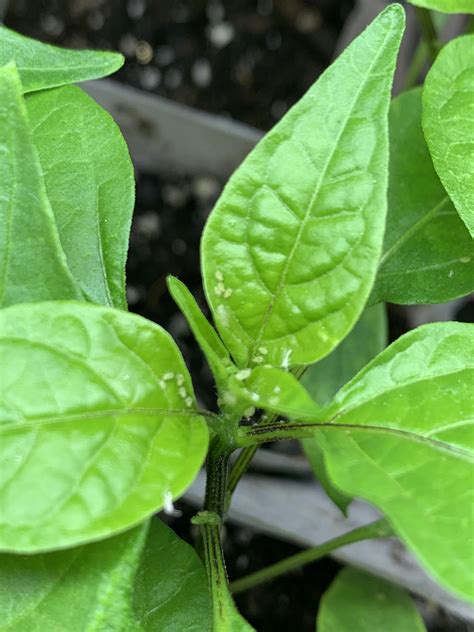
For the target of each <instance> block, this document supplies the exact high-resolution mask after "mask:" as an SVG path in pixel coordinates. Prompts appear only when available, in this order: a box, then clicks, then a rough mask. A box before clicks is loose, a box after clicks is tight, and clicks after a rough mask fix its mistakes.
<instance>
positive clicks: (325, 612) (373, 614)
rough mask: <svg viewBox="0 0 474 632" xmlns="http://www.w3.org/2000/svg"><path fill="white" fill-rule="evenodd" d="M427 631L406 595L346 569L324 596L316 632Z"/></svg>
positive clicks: (399, 590)
mask: <svg viewBox="0 0 474 632" xmlns="http://www.w3.org/2000/svg"><path fill="white" fill-rule="evenodd" d="M382 630H383V632H426V628H425V625H424V623H423V620H422V619H421V617H420V615H419V614H418V611H417V610H416V608H415V606H414V605H413V602H412V600H411V599H410V597H409V595H408V594H407V593H406V592H405V591H404V590H402V589H400V588H397V587H396V586H394V585H393V584H389V583H388V582H385V581H382V580H381V579H377V578H376V577H373V576H372V575H368V574H367V573H363V572H362V571H358V570H356V569H353V568H345V569H344V570H342V571H341V572H340V573H339V575H338V576H337V577H336V579H335V580H334V581H333V583H332V584H331V586H330V587H329V589H328V590H327V591H326V592H325V594H324V595H323V598H322V600H321V604H320V606H319V612H318V618H317V632H376V631H380V632H381V631H382Z"/></svg>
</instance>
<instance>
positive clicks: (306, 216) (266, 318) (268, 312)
mask: <svg viewBox="0 0 474 632" xmlns="http://www.w3.org/2000/svg"><path fill="white" fill-rule="evenodd" d="M390 33H391V29H390V31H388V32H387V34H386V35H385V37H384V40H383V42H382V44H381V45H380V48H379V50H378V52H377V54H376V56H375V57H374V59H373V61H372V63H371V64H370V66H369V68H368V70H367V72H366V75H365V79H364V81H363V82H361V84H360V86H359V88H358V90H357V92H356V94H355V97H354V99H353V101H352V103H351V106H350V108H349V112H348V114H347V116H346V118H345V120H344V122H343V124H342V126H341V129H340V131H339V133H338V135H337V137H336V139H335V141H334V143H333V146H332V149H331V151H330V153H329V155H328V158H327V160H326V163H325V164H324V166H323V169H322V171H321V174H320V177H319V179H318V182H317V184H316V186H315V189H314V191H313V193H312V195H311V199H310V202H309V204H308V206H307V208H306V210H305V214H304V217H303V220H302V221H301V224H300V226H299V228H298V232H297V235H296V239H295V241H294V242H293V246H292V248H291V250H290V253H289V255H288V257H287V260H286V262H285V266H284V268H283V271H282V274H281V277H280V280H279V282H278V286H277V288H276V290H275V293H274V294H273V296H272V297H271V298H270V302H269V305H268V308H267V310H266V312H265V314H264V317H263V320H262V324H261V326H260V330H259V332H258V334H257V337H256V338H255V341H254V344H253V346H252V348H251V351H250V354H249V363H251V362H252V360H253V358H254V356H255V354H256V351H257V349H258V347H259V346H260V343H261V341H262V338H263V335H264V333H265V329H266V327H267V326H268V323H269V320H270V318H271V315H272V311H273V307H274V305H275V303H276V301H277V299H278V296H279V294H280V293H281V291H282V289H283V285H284V283H285V279H286V276H287V274H288V270H289V268H290V265H291V262H292V258H293V256H294V253H295V252H296V248H297V247H298V245H299V241H300V239H301V235H302V234H303V230H304V228H305V227H306V223H307V221H308V220H309V217H310V215H311V211H312V208H313V205H314V203H315V201H316V198H317V197H318V195H319V193H320V189H321V185H322V182H323V180H324V178H325V177H326V173H327V170H328V169H329V167H330V165H331V162H332V159H333V157H334V154H335V152H336V149H337V147H338V146H339V141H340V138H341V136H342V135H343V134H344V132H345V130H346V127H347V124H348V122H349V120H350V118H351V116H352V113H353V110H354V108H355V106H356V103H357V101H358V99H359V97H360V95H361V93H362V91H363V89H364V88H365V86H366V84H367V77H368V76H370V74H371V72H372V69H373V68H374V66H375V65H376V63H377V62H378V60H379V57H380V55H381V53H382V50H384V49H385V43H386V41H387V38H388V36H389V34H390Z"/></svg>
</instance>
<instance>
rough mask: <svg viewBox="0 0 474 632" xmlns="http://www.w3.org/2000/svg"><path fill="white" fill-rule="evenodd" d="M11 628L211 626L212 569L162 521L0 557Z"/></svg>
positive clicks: (197, 631) (193, 630) (175, 631)
mask: <svg viewBox="0 0 474 632" xmlns="http://www.w3.org/2000/svg"><path fill="white" fill-rule="evenodd" d="M0 610H1V612H2V621H1V622H0V630H1V631H2V632H3V631H5V632H7V631H8V632H43V631H44V630H48V631H49V632H64V631H65V630H67V631H68V632H85V631H86V630H114V631H115V632H161V631H162V630H167V631H169V632H181V631H182V630H186V631H189V632H201V631H203V632H210V629H211V628H210V601H209V594H208V589H207V579H206V574H205V571H204V568H203V566H202V564H201V562H200V560H199V558H198V556H197V555H196V553H195V551H194V549H193V548H192V547H191V546H189V545H188V544H186V543H185V542H183V541H182V540H180V539H179V538H178V537H177V536H176V535H175V534H174V532H173V531H172V530H171V529H169V528H168V527H167V526H166V525H164V524H163V523H162V522H161V521H159V520H158V519H153V520H152V521H151V525H150V526H149V525H148V523H145V524H143V525H141V526H140V527H137V528H135V529H133V530H131V531H127V532H126V533H124V534H121V535H118V536H115V537H113V538H109V539H107V540H104V541H101V542H98V543H94V544H88V545H84V546H81V547H76V548H73V549H67V550H65V551H58V552H54V553H46V554H38V555H33V556H19V555H7V554H3V555H0Z"/></svg>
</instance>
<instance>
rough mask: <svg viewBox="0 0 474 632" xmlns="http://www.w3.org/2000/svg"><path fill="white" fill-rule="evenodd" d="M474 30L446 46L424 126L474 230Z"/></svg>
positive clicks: (427, 97)
mask: <svg viewBox="0 0 474 632" xmlns="http://www.w3.org/2000/svg"><path fill="white" fill-rule="evenodd" d="M473 51H474V35H464V36H463V37H458V38H456V39H454V40H452V41H450V42H449V43H448V44H446V46H444V48H442V49H441V51H440V53H439V55H438V57H437V58H436V61H435V62H434V64H433V66H432V67H431V69H430V71H429V73H428V75H427V77H426V79H425V87H424V90H423V130H424V133H425V137H426V141H427V143H428V147H429V149H430V153H431V156H432V158H433V163H434V166H435V169H436V171H437V172H438V175H439V177H440V179H441V182H442V183H443V185H444V187H445V189H446V191H447V192H448V193H449V196H450V198H451V199H452V201H453V203H454V206H455V207H456V209H457V210H458V213H459V215H460V216H461V218H462V220H463V221H464V223H465V224H466V226H467V228H468V229H469V232H470V233H471V235H472V236H474V151H473V150H474V126H473V124H472V120H473V117H474V53H473Z"/></svg>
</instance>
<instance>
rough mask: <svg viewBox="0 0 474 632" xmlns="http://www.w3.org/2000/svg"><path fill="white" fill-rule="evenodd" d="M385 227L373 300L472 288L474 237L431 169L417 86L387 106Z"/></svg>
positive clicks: (413, 299) (451, 294) (432, 299)
mask: <svg viewBox="0 0 474 632" xmlns="http://www.w3.org/2000/svg"><path fill="white" fill-rule="evenodd" d="M388 192H389V195H388V217H387V231H386V235H385V242H384V248H383V255H382V258H381V261H380V267H379V271H378V273H377V279H376V283H375V287H374V290H373V292H372V296H371V299H370V300H371V302H379V301H389V302H391V303H405V304H407V303H443V302H445V301H449V300H452V299H454V298H457V297H459V296H463V295H465V294H468V293H469V292H471V291H472V290H473V289H474V242H473V240H472V239H471V236H470V234H469V231H468V230H467V228H466V226H465V225H464V223H463V222H462V220H461V219H460V218H459V215H458V213H457V212H456V209H455V208H454V206H453V204H452V202H451V200H450V199H449V196H448V194H447V193H446V190H445V189H444V187H443V185H442V184H441V182H440V180H439V178H438V175H437V174H436V171H435V170H434V167H433V163H432V161H431V156H430V154H429V151H428V147H427V145H426V141H425V139H424V136H423V130H422V128H421V89H420V88H416V89H414V90H410V91H409V92H405V93H403V94H401V95H400V96H399V97H397V98H396V99H394V100H393V102H392V105H391V108H390V184H389V189H388Z"/></svg>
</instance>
